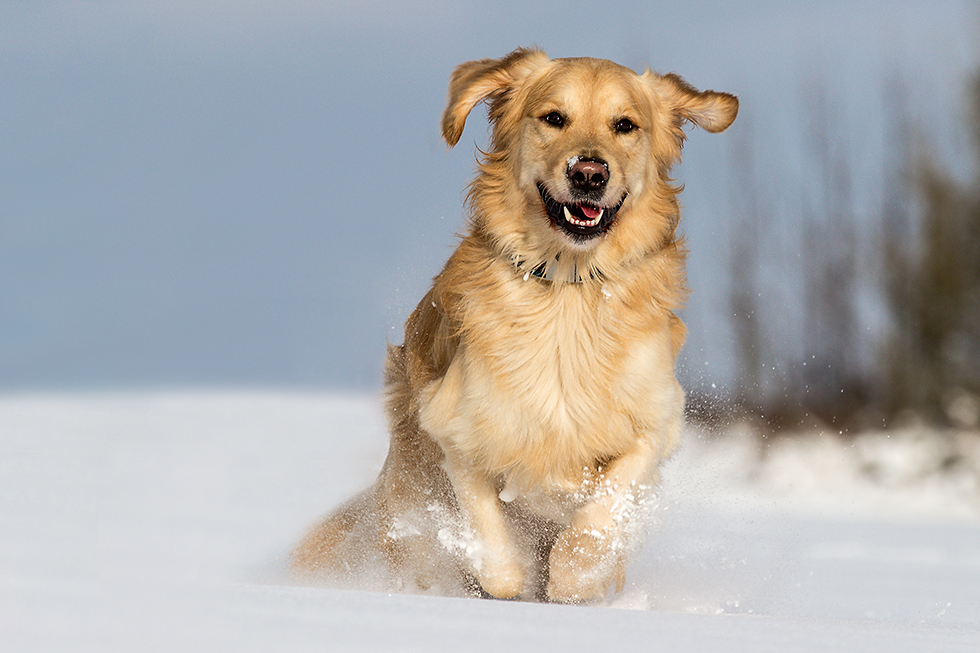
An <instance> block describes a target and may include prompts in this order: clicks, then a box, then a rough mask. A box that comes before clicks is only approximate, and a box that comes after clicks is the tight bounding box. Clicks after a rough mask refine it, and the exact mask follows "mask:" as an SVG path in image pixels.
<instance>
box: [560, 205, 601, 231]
mask: <svg viewBox="0 0 980 653" xmlns="http://www.w3.org/2000/svg"><path fill="white" fill-rule="evenodd" d="M562 210H563V211H565V220H566V221H567V222H570V223H572V224H573V225H576V226H578V227H594V226H596V225H597V224H599V220H601V219H602V214H603V213H605V209H599V215H597V216H596V217H594V218H592V219H591V220H581V219H579V218H576V217H575V216H573V215H572V212H571V211H569V210H568V207H567V206H563V207H562Z"/></svg>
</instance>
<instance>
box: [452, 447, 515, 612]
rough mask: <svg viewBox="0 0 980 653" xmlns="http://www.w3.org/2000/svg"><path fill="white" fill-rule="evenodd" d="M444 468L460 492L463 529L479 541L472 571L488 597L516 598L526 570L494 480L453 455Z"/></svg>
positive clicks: (470, 561) (455, 489) (458, 492)
mask: <svg viewBox="0 0 980 653" xmlns="http://www.w3.org/2000/svg"><path fill="white" fill-rule="evenodd" d="M444 467H445V469H446V473H447V475H448V476H449V480H450V481H451V482H452V485H453V490H454V491H455V493H456V501H457V503H458V504H459V509H460V512H461V516H462V518H463V528H467V527H468V528H469V529H471V530H472V532H473V535H474V536H475V539H476V543H477V546H476V547H475V550H474V551H473V555H472V556H470V560H469V563H470V569H471V570H472V572H473V573H474V575H475V576H476V579H477V581H478V582H479V583H480V586H481V587H482V588H483V590H484V591H485V592H486V593H487V594H490V595H491V596H494V597H496V598H498V599H510V598H514V597H515V596H517V595H518V594H520V593H521V590H523V589H524V576H525V570H524V567H523V566H522V565H521V564H520V561H519V559H518V556H517V551H516V548H515V546H514V543H513V539H512V537H511V535H510V532H509V530H508V528H507V523H506V521H505V518H504V513H503V510H502V509H501V505H500V499H499V498H498V496H497V488H496V484H495V483H494V480H493V478H492V477H491V476H490V475H489V474H487V473H486V472H484V471H482V470H479V469H475V468H474V467H472V466H471V465H467V464H466V463H463V462H460V461H458V460H454V459H453V457H451V456H449V455H447V456H446V461H445V463H444Z"/></svg>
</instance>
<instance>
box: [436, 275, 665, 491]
mask: <svg viewBox="0 0 980 653" xmlns="http://www.w3.org/2000/svg"><path fill="white" fill-rule="evenodd" d="M489 273H490V274H489V278H487V279H483V280H481V281H480V282H479V283H472V284H470V285H469V286H468V289H467V291H466V293H465V294H464V295H463V296H462V300H461V301H459V302H458V303H457V304H456V306H457V307H458V314H457V315H455V316H454V321H456V322H457V323H458V324H459V325H460V326H461V329H460V334H461V335H460V342H459V346H458V348H457V350H456V352H455V356H454V358H453V360H452V361H451V363H450V364H449V366H448V368H447V369H446V372H445V374H444V375H443V376H442V377H441V378H439V379H436V380H434V381H432V382H431V383H430V384H429V385H428V386H427V387H426V388H424V389H423V391H422V395H421V397H422V402H421V406H420V415H419V417H420V423H421V425H422V427H423V428H424V429H426V431H428V432H429V433H430V435H432V437H433V438H434V439H436V440H437V441H438V442H440V444H442V445H443V448H444V449H448V450H450V451H455V452H457V453H458V454H459V455H460V456H461V457H463V458H465V459H467V460H473V461H479V463H480V464H481V466H482V467H483V468H484V469H485V470H487V471H488V472H491V473H499V474H505V475H507V477H508V478H509V479H511V481H514V482H516V483H517V484H518V485H525V486H532V485H534V486H538V487H540V486H545V487H552V488H554V489H556V490H570V491H574V490H575V489H577V488H578V487H579V486H580V485H581V483H582V480H583V478H584V476H587V475H588V474H589V473H591V471H593V470H595V468H596V467H597V466H598V465H601V464H602V463H603V462H604V461H608V460H611V459H613V458H616V457H618V456H620V455H622V454H624V453H626V452H627V451H629V450H631V449H632V448H633V447H634V446H635V445H636V443H637V439H638V438H641V437H648V435H647V434H648V433H650V432H651V431H654V432H655V431H656V428H655V427H656V426H657V425H658V423H659V422H660V421H661V420H663V419H665V418H666V417H667V416H668V415H670V416H672V415H673V414H674V413H675V412H676V405H677V402H678V401H680V402H682V401H683V394H682V392H681V391H680V388H679V387H678V386H677V384H676V381H675V380H674V376H673V357H672V355H671V354H670V352H671V345H670V334H669V317H668V314H667V313H665V312H659V311H657V310H655V309H654V308H653V307H652V306H651V305H650V304H647V305H644V306H629V305H628V304H627V302H626V301H624V299H623V298H622V297H621V296H620V293H619V292H618V288H617V287H616V285H615V284H612V283H603V282H601V281H598V280H588V281H586V282H584V283H556V284H553V283H549V282H547V281H543V280H540V279H536V278H533V277H532V278H524V277H522V276H521V275H519V274H515V273H514V271H513V270H512V269H508V268H507V267H506V266H505V265H503V264H501V265H499V266H496V267H493V268H492V269H491V270H490V271H489ZM456 281H457V282H458V281H459V280H458V279H457V280H456ZM651 427H653V428H651Z"/></svg>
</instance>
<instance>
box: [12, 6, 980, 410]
mask: <svg viewBox="0 0 980 653" xmlns="http://www.w3.org/2000/svg"><path fill="white" fill-rule="evenodd" d="M978 33H980V6H978V4H977V3H976V2H966V1H964V2H957V1H949V2H938V3H937V2H928V3H927V2H912V1H907V0H890V1H888V2H885V1H878V2H874V1H855V2H843V1H837V0H826V1H825V2H822V3H813V2H809V1H803V0H779V1H776V0H762V1H759V2H751V1H747V0H734V1H725V0H704V1H702V2H698V3H691V4H687V3H677V2H669V3H668V2H624V3H613V4H604V5H599V4H596V3H593V2H579V1H570V2H565V3H561V4H550V3H541V4H532V3H527V2H516V1H514V0H498V1H497V2H493V3H478V2H466V1H464V0H453V1H452V2H448V1H447V2H443V1H440V0H432V1H424V0H416V1H414V2H407V1H405V2H398V1H395V2H376V1H373V0H358V1H357V2H312V1H307V0H303V1H291V0H276V1H275V2H273V1H272V0H243V1H241V2H224V1H222V2H199V1H196V0H195V1H191V0H171V1H169V2H166V3H163V2H152V1H146V2H139V1H128V2H94V1H93V2H78V1H72V2H67V1H64V2H61V1H46V0H32V1H30V2H26V1H23V2H22V1H8V2H4V3H2V4H0V166H2V169H0V391H2V392H7V393H14V392H35V391H51V390H57V391H61V390H100V389H119V388H127V389H128V388H159V387H181V388H184V387H215V386H216V387H228V386H234V387H240V386H253V387H274V388H323V389H342V390H365V391H376V390H378V389H379V388H380V382H381V363H382V358H383V354H384V346H385V341H386V339H388V340H391V341H393V342H400V341H401V328H402V327H401V325H402V323H403V322H404V320H405V318H406V317H407V316H408V314H409V312H410V311H411V310H412V308H413V307H414V305H415V303H416V302H417V301H418V299H419V298H420V297H421V295H422V294H423V293H424V292H425V290H426V289H427V287H428V285H429V281H430V279H431V277H432V276H433V275H435V274H436V273H437V272H438V271H439V269H440V268H441V266H442V264H443V262H444V261H445V259H446V257H447V256H448V255H449V253H450V252H451V250H452V248H453V246H454V243H455V238H456V237H455V234H456V232H457V231H459V230H460V229H461V225H462V223H463V220H462V216H463V214H464V207H463V200H464V193H465V184H466V183H467V181H468V179H469V178H470V177H471V175H472V172H473V168H474V155H475V149H474V147H475V146H476V145H479V144H482V143H485V142H486V127H485V124H484V123H482V122H481V121H480V120H479V116H478V115H477V116H475V119H471V120H470V122H469V125H468V127H467V131H466V133H465V134H464V136H463V139H462V141H461V142H460V144H459V146H457V147H456V149H455V150H453V151H449V152H447V150H446V147H445V144H444V143H443V142H442V141H441V139H440V135H439V130H438V124H439V116H440V112H441V111H442V108H443V102H444V99H445V93H446V83H447V80H448V76H449V74H450V72H451V70H452V69H453V67H454V66H455V65H456V64H458V63H460V62H463V61H466V60H470V59H476V58H484V57H498V56H502V55H503V54H506V53H507V52H509V51H510V50H512V49H513V48H514V47H516V46H518V45H532V44H536V45H539V46H541V47H542V48H543V49H545V50H546V51H547V52H548V53H549V54H550V55H551V56H553V57H562V56H595V57H603V58H609V59H613V60H616V61H618V62H620V63H623V64H625V65H627V66H630V67H632V68H634V69H636V70H639V71H642V70H643V69H644V68H645V67H647V66H649V67H651V68H652V69H654V70H657V71H659V72H669V71H676V72H678V73H680V74H681V75H683V76H684V77H685V78H686V79H687V80H688V81H690V82H691V83H692V84H694V85H695V86H697V87H699V88H712V89H715V90H720V91H728V92H732V93H735V94H737V95H738V96H739V98H740V100H741V113H740V116H739V119H738V120H737V121H736V123H735V125H734V126H733V127H732V128H731V129H730V130H729V131H728V132H725V133H724V134H721V135H710V134H704V133H699V132H691V134H690V140H689V142H688V144H687V148H686V152H685V158H684V163H683V164H682V165H681V166H680V167H679V169H678V170H677V171H676V175H677V177H678V179H679V180H680V181H681V182H683V183H684V184H685V185H686V191H685V193H684V194H683V195H682V196H681V198H682V203H683V205H684V210H683V213H682V222H681V226H682V229H683V231H684V232H685V234H686V236H687V238H688V241H689V245H690V249H691V252H692V254H691V258H690V268H689V272H690V283H691V287H692V289H693V294H692V298H691V301H690V303H689V306H688V308H687V309H686V310H685V312H684V319H685V320H686V322H687V323H688V326H689V327H690V331H691V337H690V340H689V342H688V345H687V346H686V348H685V350H684V354H683V361H682V363H681V375H682V377H683V382H684V384H685V386H686V387H687V388H689V390H690V391H691V405H692V413H693V415H694V416H695V417H700V418H704V419H712V418H716V417H719V416H723V415H731V414H750V415H753V416H756V417H758V418H759V419H760V420H761V422H762V423H764V424H767V425H770V426H773V427H781V426H789V427H796V426H800V425H808V424H818V425H819V424H823V425H831V424H832V425H834V428H835V429H836V428H838V427H839V428H840V429H851V428H859V427H860V428H871V427H881V426H890V425H893V424H902V423H908V422H911V421H917V420H918V421H928V422H930V423H935V424H941V425H952V426H957V427H965V428H976V427H977V426H978V423H980V184H978V177H980V165H978V164H980V82H978V80H980V76H978V74H980V39H977V34H978Z"/></svg>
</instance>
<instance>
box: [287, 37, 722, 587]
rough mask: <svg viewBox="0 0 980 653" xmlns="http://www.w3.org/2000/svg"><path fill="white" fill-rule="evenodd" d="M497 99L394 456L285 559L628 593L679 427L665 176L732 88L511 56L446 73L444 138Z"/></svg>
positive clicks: (682, 285) (393, 389)
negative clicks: (630, 566)
mask: <svg viewBox="0 0 980 653" xmlns="http://www.w3.org/2000/svg"><path fill="white" fill-rule="evenodd" d="M484 101H485V102H486V103H487V104H488V115H489V120H490V123H491V125H492V131H491V140H490V147H489V151H488V152H485V153H483V157H482V159H481V161H480V163H479V169H478V174H477V176H476V178H475V180H474V181H473V183H472V185H471V187H470V192H469V203H470V207H471V219H470V223H469V228H468V231H467V233H466V235H465V236H464V237H463V238H462V241H461V242H460V244H459V247H458V248H457V249H456V251H455V252H454V253H453V254H452V256H451V257H450V258H449V261H448V263H446V266H445V268H444V269H443V270H442V272H441V273H440V274H439V275H438V276H437V277H436V278H435V280H434V283H433V286H432V289H431V290H430V291H429V293H428V294H427V295H426V296H425V297H424V298H423V299H422V301H421V302H420V303H419V305H418V307H417V308H416V309H415V311H414V312H413V313H412V315H411V317H409V319H408V322H407V323H406V325H405V342H404V344H402V345H389V347H388V358H387V363H386V368H385V384H386V408H387V413H388V418H389V421H390V427H391V444H390V449H389V452H388V458H387V460H386V461H385V464H384V468H383V469H382V471H381V474H380V477H379V478H378V480H377V482H376V483H375V484H374V485H373V486H372V487H371V488H370V489H369V490H367V491H366V492H364V493H363V494H361V495H360V496H358V497H356V498H355V499H353V500H352V501H351V502H349V503H348V504H347V505H345V506H342V507H341V508H340V509H339V510H338V511H337V512H336V513H334V514H333V515H331V516H329V517H327V518H326V519H325V520H324V521H323V522H322V523H320V524H319V525H317V526H316V527H315V528H314V530H313V531H312V532H311V533H310V534H309V535H308V536H307V537H306V538H305V539H304V540H303V541H302V542H301V543H300V544H299V545H298V547H297V548H296V550H295V551H294V552H293V554H292V558H291V566H292V569H293V570H294V572H295V573H297V574H300V575H304V576H311V575H312V576H314V577H316V576H320V577H330V576H343V575H344V574H348V573H351V572H353V571H356V570H357V569H359V568H363V567H365V566H369V565H371V564H373V563H372V562H371V561H372V560H373V561H375V563H376V562H377V561H383V563H384V565H383V566H384V567H385V568H386V569H387V570H388V573H389V574H390V576H389V577H390V579H392V580H394V581H395V582H396V583H399V584H400V585H401V587H402V588H405V589H419V590H424V589H430V588H436V589H442V590H444V591H445V590H446V589H447V586H448V585H449V584H452V583H456V584H457V587H462V588H469V589H470V590H471V592H472V593H474V594H476V595H489V596H491V597H497V598H515V597H520V598H525V599H547V600H551V601H560V602H579V601H590V600H597V599H601V598H603V597H604V596H605V594H606V592H607V591H608V589H609V588H610V587H612V586H614V585H615V586H617V589H621V588H622V585H623V578H624V568H625V564H626V557H627V555H628V554H629V553H630V551H631V548H632V544H633V542H634V541H635V540H636V536H637V535H638V534H639V533H640V532H641V531H642V529H641V528H640V526H641V524H642V522H643V517H644V506H645V505H646V504H647V503H648V501H649V499H650V497H651V494H652V491H653V488H654V485H655V484H656V483H657V480H658V467H659V464H660V463H661V461H663V460H664V459H665V457H666V456H668V455H669V454H670V452H671V450H672V449H674V447H675V446H676V444H677V441H678V437H679V434H680V431H681V427H682V422H683V412H684V392H683V391H682V390H681V388H680V386H679V385H678V383H677V381H676V379H675V376H674V362H675V359H676V356H677V353H678V350H679V349H680V347H681V344H682V342H683V341H684V338H685V327H684V325H683V324H682V323H681V321H680V320H679V319H678V318H677V317H676V316H675V315H674V311H675V310H677V308H678V307H679V306H680V305H681V304H682V302H683V301H684V299H685V294H686V281H685V271H684V262H685V249H684V247H683V244H682V243H681V242H680V241H679V238H678V236H677V233H676V229H677V222H678V217H679V213H678V203H677V194H678V193H679V192H680V188H679V187H677V186H675V185H674V184H673V183H672V180H671V178H670V170H671V167H672V166H673V164H675V163H676V162H677V161H678V160H679V158H680V155H681V147H682V145H683V142H684V140H685V134H684V131H683V126H684V124H685V122H688V123H692V124H694V125H697V126H699V127H701V128H703V129H705V130H707V131H709V132H719V131H722V130H724V129H726V128H727V127H728V126H729V125H730V124H731V123H732V121H733V120H734V119H735V116H736V113H737V112H738V100H737V99H736V98H735V97H734V96H732V95H729V94H726V93H717V92H714V91H704V92H699V91H697V90H696V89H694V88H693V87H691V86H690V85H688V84H687V83H686V82H685V81H684V80H683V79H681V78H680V77H678V76H677V75H674V74H669V75H658V74H655V73H652V72H650V71H647V72H645V73H644V74H642V75H638V74H636V73H634V72H633V71H631V70H629V69H627V68H624V67H623V66H620V65H617V64H615V63H612V62H610V61H605V60H600V59H588V58H581V59H555V60H551V59H549V58H548V56H547V55H545V54H544V53H543V52H541V51H539V50H536V49H518V50H515V51H514V52H512V53H510V54H509V55H507V56H505V57H503V58H501V59H484V60H480V61H471V62H469V63H464V64H462V65H460V66H458V67H457V68H456V70H455V71H454V72H453V74H452V79H451V80H450V84H449V104H448V106H447V107H446V110H445V113H444V115H443V118H442V134H443V136H444V138H445V139H446V142H447V143H448V144H449V146H450V147H452V146H454V145H455V144H456V143H457V142H458V141H459V138H460V136H461V135H462V132H463V126H464V124H465V122H466V118H467V116H468V115H469V113H470V111H471V110H472V109H473V108H474V107H475V106H476V105H478V104H480V103H481V102H484Z"/></svg>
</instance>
